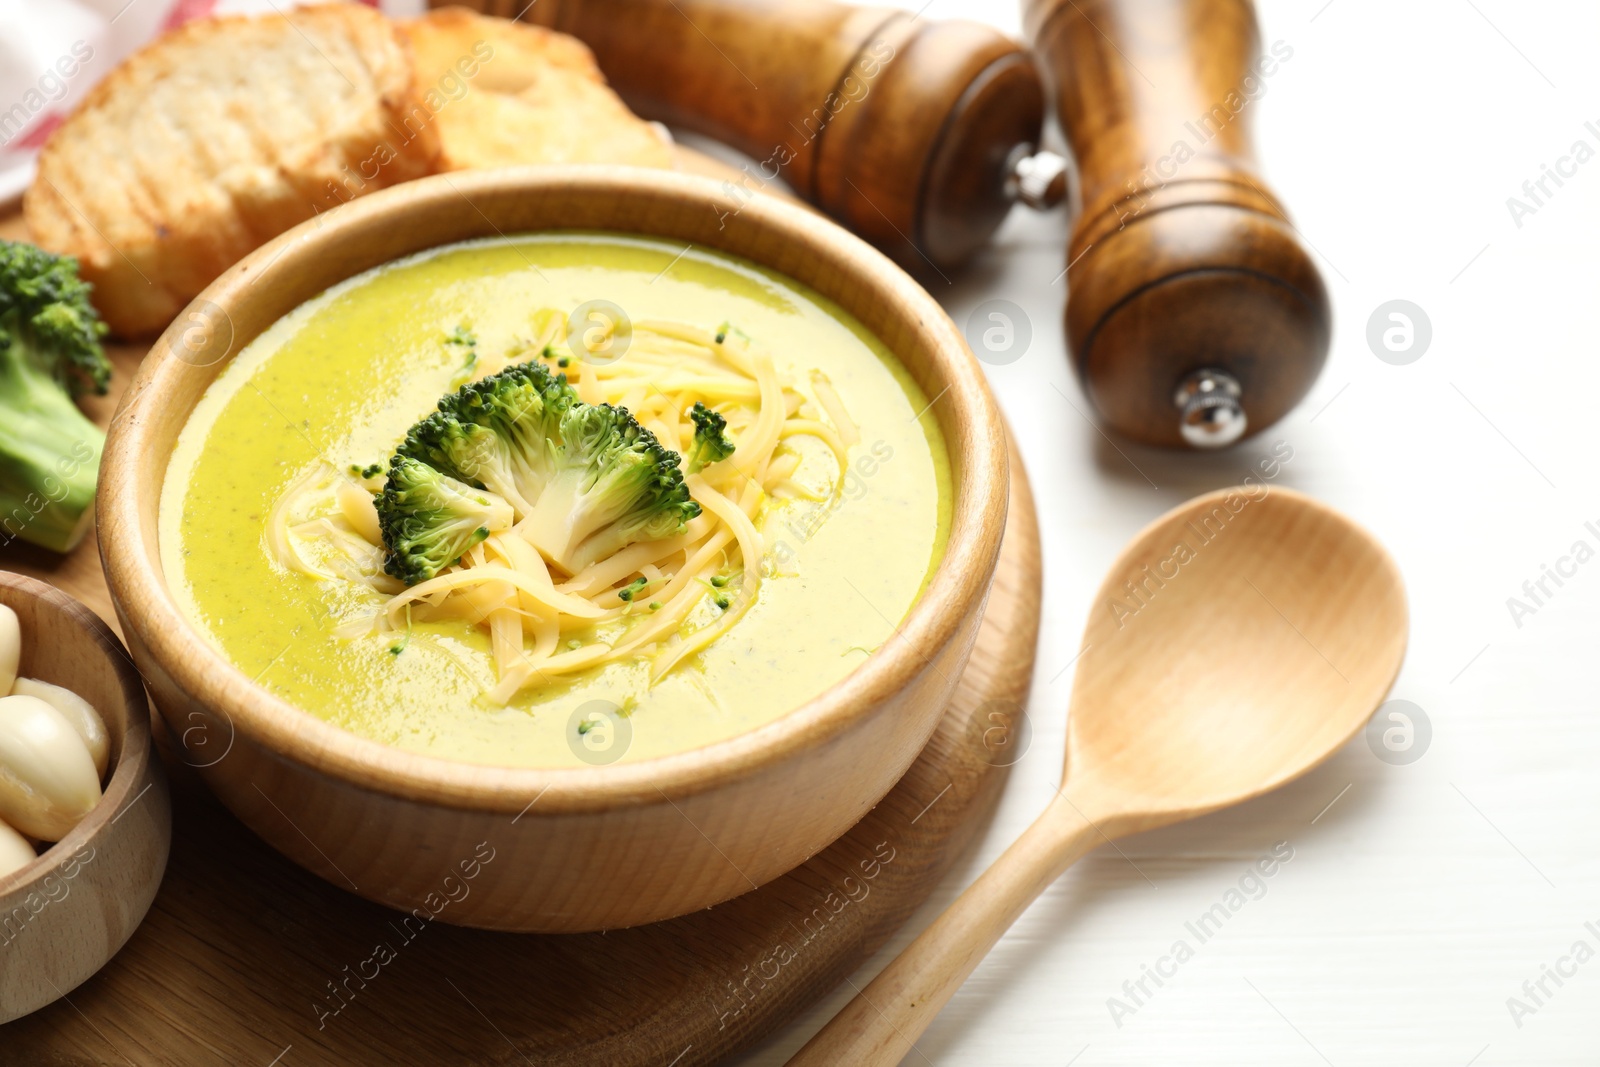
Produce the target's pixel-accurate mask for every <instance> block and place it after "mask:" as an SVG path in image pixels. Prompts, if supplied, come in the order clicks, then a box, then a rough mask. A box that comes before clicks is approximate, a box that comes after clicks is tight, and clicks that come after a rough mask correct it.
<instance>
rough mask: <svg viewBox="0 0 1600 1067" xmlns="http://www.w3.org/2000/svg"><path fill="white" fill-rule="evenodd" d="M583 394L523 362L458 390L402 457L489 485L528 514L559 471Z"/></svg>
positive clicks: (417, 431)
mask: <svg viewBox="0 0 1600 1067" xmlns="http://www.w3.org/2000/svg"><path fill="white" fill-rule="evenodd" d="M576 403H578V395H577V394H576V393H575V392H573V391H572V387H571V386H569V385H568V384H567V380H566V378H565V377H553V376H552V375H551V374H550V372H549V370H547V369H546V368H545V367H544V366H543V365H542V364H539V363H518V364H516V365H515V366H512V367H510V368H508V369H506V370H505V371H502V372H501V373H499V374H495V375H492V376H490V377H488V378H485V379H483V380H482V381H478V382H473V383H472V384H471V385H468V386H465V387H463V388H462V389H460V390H458V391H456V392H454V393H451V394H450V395H449V396H446V397H445V398H444V399H443V400H441V401H439V410H438V411H436V412H434V413H433V414H432V415H430V416H428V417H427V418H426V419H424V420H422V421H421V422H419V423H417V425H415V426H413V427H412V428H411V432H410V433H408V434H407V435H406V440H405V443H404V444H402V445H401V446H400V454H401V455H402V456H409V457H411V458H412V459H419V460H421V461H423V462H424V463H428V464H430V465H432V466H434V467H436V468H438V469H439V470H441V471H444V472H445V473H446V474H449V475H450V476H451V477H453V478H456V479H459V480H460V481H463V482H467V483H468V484H471V485H475V486H479V487H481V488H484V489H488V490H489V491H490V492H493V493H496V494H498V495H500V496H502V497H504V498H505V499H506V500H508V501H510V502H511V506H512V507H514V508H515V509H516V511H517V514H518V515H524V514H526V513H527V512H528V511H529V510H530V509H531V508H532V507H533V501H534V500H535V499H537V498H538V495H539V491H540V489H541V487H542V486H543V485H544V484H545V482H546V481H548V480H549V478H550V474H551V472H552V471H553V469H554V463H555V458H554V446H553V444H552V442H553V441H554V440H557V439H558V435H559V432H560V425H561V416H562V415H563V414H564V413H565V412H566V411H567V410H568V409H569V408H571V407H572V406H573V405H574V404H576Z"/></svg>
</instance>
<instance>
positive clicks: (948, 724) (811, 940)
mask: <svg viewBox="0 0 1600 1067" xmlns="http://www.w3.org/2000/svg"><path fill="white" fill-rule="evenodd" d="M0 236H7V237H22V236H24V232H23V230H22V227H21V224H20V221H19V220H17V219H14V218H13V219H7V220H3V221H0ZM109 352H110V354H111V356H112V360H113V362H114V363H115V365H116V368H117V375H116V382H115V385H114V387H113V392H114V393H115V392H117V391H120V388H121V387H122V386H123V385H124V384H125V383H126V382H127V381H128V379H129V377H130V375H131V373H132V371H133V370H134V368H135V367H136V366H137V364H138V361H139V359H141V358H142V356H143V354H144V350H143V349H142V348H136V347H132V346H115V347H111V348H110V349H109ZM115 399H116V397H115V395H113V396H112V397H109V398H106V399H105V400H101V401H94V402H92V403H91V405H90V408H91V411H92V413H93V414H94V415H96V416H97V417H99V418H100V421H101V422H102V423H105V422H108V421H109V419H110V416H111V413H112V411H113V409H114V405H115ZM1011 470H1012V477H1011V513H1010V516H1009V523H1008V527H1007V531H1006V536H1005V543H1004V546H1003V549H1002V555H1001V560H1000V565H999V569H998V572H997V574H996V578H995V585H994V590H993V592H992V594H991V596H990V598H989V602H988V606H987V609H986V615H985V619H984V624H983V627H982V629H981V631H980V633H979V635H978V639H977V645H976V647H975V649H974V651H973V654H972V659H971V662H970V663H969V665H968V667H967V670H966V673H965V674H964V675H963V676H962V679H961V681H960V684H959V685H958V687H957V690H956V696H955V698H954V700H953V701H952V704H951V707H950V709H949V711H948V713H947V714H946V716H945V718H944V720H943V721H942V723H941V724H940V726H939V728H938V730H937V731H936V732H935V734H934V736H933V738H932V740H931V741H929V743H928V746H927V748H926V749H925V750H924V751H923V753H922V756H921V758H920V759H919V760H918V761H917V762H916V763H915V764H914V765H913V766H912V768H911V770H910V771H909V772H907V774H906V776H905V778H904V779H903V780H902V781H901V782H900V783H899V785H898V786H896V788H895V789H894V790H893V791H892V792H891V793H890V794H889V796H887V797H886V798H885V799H884V800H883V801H882V802H881V803H880V804H879V805H878V806H877V807H876V808H875V809H873V811H872V812H870V813H869V814H868V815H867V817H866V818H865V819H863V820H862V821H861V823H859V824H858V825H857V826H856V827H855V828H854V829H853V830H851V831H850V833H848V834H847V835H845V837H843V838H842V839H840V840H839V841H837V842H835V843H834V844H833V845H832V846H831V847H830V848H828V849H827V850H825V851H824V852H822V853H820V854H819V855H817V856H815V857H813V858H812V859H811V860H810V861H809V862H807V863H806V864H804V865H803V866H801V867H800V868H798V869H796V870H794V871H792V872H790V873H789V874H788V875H786V876H785V877H783V878H780V879H778V880H776V881H774V882H772V883H769V884H768V885H766V886H763V887H762V888H761V889H759V890H756V891H753V892H751V893H749V894H747V895H745V896H743V897H739V898H737V899H735V900H732V901H729V902H728V903H726V904H722V905H720V906H718V907H716V908H712V909H709V910H707V911H703V912H698V913H695V914H693V915H689V916H685V917H682V918H679V919H675V920H672V921H670V922H664V923H658V924H655V925H652V926H646V927H640V928H636V929H632V930H621V931H612V932H610V933H607V934H585V935H568V936H532V935H511V934H493V933H486V932H482V931H475V930H464V929H457V928H453V927H448V926H445V925H443V924H442V923H433V924H431V925H429V926H428V927H426V928H425V929H422V930H421V931H420V932H417V931H410V932H409V936H408V933H407V932H405V931H402V929H401V927H400V924H399V919H400V916H399V915H398V914H397V913H394V912H391V911H388V910H387V909H384V908H382V907H380V906H378V905H374V904H371V903H368V902H366V901H363V900H361V899H359V898H357V897H354V896H351V895H349V894H347V893H344V892H342V891H341V890H339V889H336V888H334V887H333V886H331V885H329V884H327V883H325V882H323V881H321V880H320V879H318V878H316V877H314V876H312V875H310V874H307V873H305V872H304V871H302V870H301V869H300V868H298V867H296V866H294V865H292V864H290V863H289V862H288V861H286V860H285V859H283V858H282V857H281V856H279V855H278V854H277V853H276V852H274V851H272V850H271V849H270V848H269V847H268V846H267V845H265V844H263V843H262V842H261V841H260V840H258V839H257V838H255V837H254V836H253V835H251V834H250V833H249V832H248V831H246V830H245V829H244V828H243V827H242V826H241V825H240V824H239V823H238V822H237V821H236V820H235V819H234V818H233V817H232V816H231V815H230V814H229V813H228V812H227V811H226V810H225V809H224V808H223V807H222V806H221V805H220V804H219V803H217V802H216V801H215V800H214V799H213V798H212V797H211V795H210V794H209V793H208V792H207V791H206V789H205V787H204V786H203V785H202V784H201V783H200V782H199V779H198V778H197V777H196V776H195V775H194V774H193V772H192V771H190V770H189V769H188V768H186V767H184V766H183V765H182V764H181V762H180V761H178V760H177V759H176V758H175V757H174V756H173V749H172V746H171V745H170V744H168V743H166V739H165V738H164V737H161V736H158V737H157V742H158V745H159V746H160V747H161V748H162V750H163V755H164V757H165V760H166V763H167V766H168V769H169V772H170V774H171V777H172V779H173V807H174V812H175V814H174V823H175V826H174V840H173V847H172V858H171V861H170V865H169V867H168V870H167V874H166V879H165V882H164V883H163V885H162V888H161V892H160V894H159V896H158V897H157V898H156V901H155V904H154V906H153V907H152V909H151V911H150V914H149V916H148V918H147V919H146V920H145V923H144V925H143V926H142V927H141V928H140V930H139V932H138V933H137V934H135V935H134V937H133V939H132V940H131V941H130V942H129V943H128V945H127V946H126V947H125V948H124V949H123V951H122V953H121V954H120V955H119V956H118V957H117V958H115V959H114V960H113V961H112V962H111V963H110V964H109V965H108V966H107V967H106V968H105V969H104V970H103V971H101V972H100V974H99V975H97V976H96V977H95V978H93V979H91V980H90V981H89V982H87V983H86V984H85V985H83V986H82V987H80V988H79V989H77V990H75V991H73V992H72V993H70V994H69V998H68V999H66V1000H63V1001H61V1002H58V1003H56V1004H55V1005H52V1006H51V1007H49V1008H46V1009H44V1010H43V1011H40V1012H38V1013H36V1014H35V1015H32V1016H30V1017H28V1018H25V1019H22V1020H19V1021H17V1022H16V1023H13V1024H11V1025H10V1026H7V1027H5V1028H3V1030H0V1067H10V1065H19V1067H20V1065H27V1067H35V1065H40V1064H51V1065H79V1064H85V1065H87V1064H96V1065H99V1064H133V1065H136V1067H145V1065H146V1064H152V1065H153V1064H185V1065H187V1064H200V1063H226V1064H260V1065H267V1064H282V1065H283V1067H296V1065H300V1064H327V1065H334V1064H338V1065H348V1064H379V1063H382V1064H399V1065H413V1064H414V1065H418V1067H421V1065H428V1067H445V1065H454V1064H463V1065H465V1064H538V1065H541V1067H544V1065H576V1064H607V1065H613V1067H628V1065H636V1064H637V1065H641V1067H643V1065H655V1067H666V1065H672V1067H690V1065H692V1064H708V1063H715V1062H719V1061H722V1060H725V1059H726V1058H728V1057H729V1056H731V1055H732V1054H734V1053H736V1052H737V1051H739V1050H740V1049H743V1048H747V1047H748V1046H750V1045H751V1044H753V1043H754V1042H756V1041H758V1040H759V1039H761V1038H762V1037H764V1036H766V1035H767V1034H769V1033H771V1032H772V1031H773V1030H774V1029H776V1028H777V1027H779V1026H781V1025H782V1024H783V1023H785V1022H787V1021H788V1020H789V1019H791V1018H793V1017H794V1016H795V1015H796V1014H797V1013H798V1012H799V1011H800V1010H801V1009H803V1008H804V1007H806V1006H807V1005H808V1004H810V1003H812V1002H814V1001H815V1000H817V999H818V998H819V997H821V996H823V995H824V994H825V993H827V992H828V991H829V990H830V989H832V988H833V987H834V986H836V985H837V984H838V983H839V982H841V981H842V980H844V979H845V978H846V977H847V976H848V975H849V974H850V973H851V972H852V971H854V970H855V969H856V968H857V967H858V966H859V965H860V964H861V963H862V962H863V961H865V960H866V959H867V958H868V957H869V956H870V955H871V954H872V953H873V952H874V951H875V950H876V949H877V948H878V947H879V946H881V945H882V944H883V943H884V942H885V941H886V940H887V939H888V937H889V936H890V934H892V933H893V932H894V930H895V929H896V928H897V927H899V926H900V925H901V924H902V923H903V922H905V920H906V919H907V917H908V916H910V915H911V913H912V912H913V911H914V910H915V909H916V908H917V906H918V905H919V904H921V903H922V901H923V900H924V899H926V897H927V896H928V894H929V893H930V892H931V891H932V890H933V888H934V887H935V886H936V885H937V884H938V882H939V881H940V879H941V878H942V877H943V876H944V875H945V873H946V872H947V871H948V870H949V868H950V866H951V864H952V863H953V862H954V860H955V859H956V858H957V856H959V855H960V853H961V852H962V850H963V849H964V848H965V847H966V846H967V844H968V843H969V842H970V841H971V839H972V837H973V834H974V833H975V831H976V830H977V829H978V827H979V826H980V825H982V823H983V822H984V821H985V820H986V819H987V817H988V815H989V814H990V812H991V811H992V808H993V805H994V801H995V799H996V798H997V796H998V794H999V790H1000V787H1001V785H1002V783H1003V782H1004V780H1005V776H1006V768H1007V766H1008V765H1009V763H1010V762H1011V758H1010V757H1009V756H1008V754H1007V753H1008V749H1007V747H1006V742H1007V741H1008V740H1009V739H1011V738H1012V737H1016V736H1021V735H1020V734H1019V733H1018V731H1019V730H1020V729H1021V726H1022V723H1021V717H1022V714H1023V709H1024V708H1025V707H1026V703H1027V694H1028V687H1029V683H1030V680H1031V677H1032V669H1033V661H1034V651H1035V644H1036V641H1037V637H1038V627H1039V598H1040V559H1039V536H1038V527H1037V519H1036V517H1035V512H1034V505H1033V499H1032V494H1031V491H1030V489H1029V486H1028V482H1027V477H1026V474H1025V473H1024V471H1023V467H1022V463H1021V459H1020V457H1018V456H1017V454H1016V451H1015V448H1013V450H1012V468H1011ZM0 569H8V570H16V571H21V572H23V573H27V574H31V575H34V576H36V577H40V578H43V579H45V580H47V581H50V582H52V583H54V584H55V585H57V586H59V587H61V588H62V589H65V590H67V591H68V592H70V593H72V594H73V595H75V596H77V597H78V598H79V599H81V600H82V601H84V602H85V603H86V604H88V605H89V606H90V607H91V608H93V609H94V610H95V611H97V612H98V613H100V614H101V615H102V616H103V617H104V618H106V619H107V620H108V621H110V623H111V625H112V626H113V627H116V626H117V622H116V619H115V617H114V615H113V612H112V609H111V603H110V597H109V594H108V593H107V591H106V587H105V583H104V579H103V576H102V574H101V570H100V561H99V555H98V549H97V546H96V544H95V542H94V540H93V537H92V536H91V538H90V539H89V540H88V541H86V542H85V544H84V545H83V546H82V547H81V548H79V549H78V550H77V551H76V552H74V553H73V554H72V555H70V556H68V557H66V558H60V557H56V556H54V555H52V554H49V553H46V552H42V551H38V550H35V549H32V548H31V547H28V546H13V547H11V548H9V549H0ZM158 732H159V725H158ZM0 966H4V959H3V957H0Z"/></svg>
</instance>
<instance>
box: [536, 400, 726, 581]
mask: <svg viewBox="0 0 1600 1067" xmlns="http://www.w3.org/2000/svg"><path fill="white" fill-rule="evenodd" d="M551 444H552V447H551V450H550V451H551V455H552V457H553V458H554V460H555V462H554V466H553V468H552V470H551V473H550V477H549V479H548V480H547V481H546V483H545V485H544V486H543V488H542V489H541V491H540V492H539V495H538V497H537V498H536V499H535V500H534V501H533V508H532V509H531V510H530V511H529V512H528V513H527V515H525V516H523V517H522V518H521V519H520V520H519V523H520V529H521V530H522V531H523V532H524V533H525V534H526V535H527V537H528V540H529V541H531V542H532V543H533V544H534V545H535V546H537V547H538V548H539V550H540V551H541V552H542V553H544V555H545V556H546V557H547V558H548V559H550V560H551V561H552V562H554V563H555V564H556V565H557V566H559V567H561V568H562V569H563V570H565V571H566V572H567V573H568V574H576V573H578V572H579V571H581V570H582V569H583V568H584V567H587V566H588V565H589V564H591V563H593V562H595V561H596V560H599V559H604V558H605V557H607V556H609V555H611V554H612V553H613V552H616V551H618V550H619V549H621V548H624V547H626V546H627V545H630V544H632V543H633V542H635V541H657V540H660V539H661V538H664V537H671V536H672V535H674V534H676V533H679V532H681V531H682V530H683V526H684V524H685V523H686V522H688V521H689V520H690V519H692V518H694V517H695V516H696V515H699V514H700V505H699V504H696V503H695V502H694V501H693V500H691V499H689V489H688V487H687V486H685V485H684V484H683V471H682V470H680V469H679V466H678V464H679V457H678V454H677V453H676V452H673V451H671V450H670V449H666V448H663V447H662V446H661V443H660V442H659V441H657V440H656V436H655V434H653V433H651V432H650V431H649V430H647V429H645V428H644V427H643V426H640V425H639V423H638V420H636V419H635V418H634V417H633V416H632V415H630V414H629V413H628V409H627V408H623V407H612V406H611V405H610V404H583V403H579V404H574V405H573V406H572V407H571V408H569V409H568V410H567V412H566V413H565V414H564V415H562V417H561V425H560V430H559V437H558V439H557V440H556V441H554V442H551Z"/></svg>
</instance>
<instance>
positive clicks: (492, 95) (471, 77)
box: [403, 7, 673, 170]
mask: <svg viewBox="0 0 1600 1067" xmlns="http://www.w3.org/2000/svg"><path fill="white" fill-rule="evenodd" d="M403 26H404V29H405V32H406V35H407V36H408V37H409V38H410V40H411V49H412V53H413V55H414V56H415V59H416V66H417V79H418V81H419V82H420V84H421V86H422V90H423V93H424V97H425V99H426V100H427V101H428V105H429V108H430V110H432V111H434V113H435V114H434V121H435V123H436V124H437V126H438V128H439V138H440V141H441V143H442V149H443V151H442V155H441V157H440V166H441V168H442V169H445V170H466V169H469V168H476V167H500V166H511V165H515V164H520V163H626V164H632V165H634V166H645V167H671V166H673V152H672V145H671V143H670V142H669V141H668V140H667V138H666V137H664V136H663V135H662V134H661V132H660V131H659V130H658V129H657V128H656V127H654V126H652V125H651V124H650V123H648V122H645V121H643V120H642V119H640V118H638V117H637V116H636V115H634V114H633V112H631V111H629V110H628V108H627V105H625V104H624V103H623V102H622V101H621V100H620V99H619V98H618V97H617V94H616V93H614V92H612V91H611V88H610V87H609V86H607V85H606V81H605V78H604V76H603V75H601V73H600V68H599V67H598V66H597V65H596V64H595V61H594V55H593V53H591V52H590V51H589V49H588V48H587V47H586V46H585V45H584V44H583V43H582V42H581V41H579V40H577V39H576V38H574V37H569V36H567V35H566V34H561V33H555V32H552V31H550V30H547V29H544V28H543V27H541V26H530V25H527V24H526V23H521V22H512V21H510V20H509V19H501V18H492V17H489V16H485V15H479V14H477V13H476V12H473V11H469V10H467V9H466V8H461V7H447V8H440V9H438V10H436V11H432V12H430V13H428V14H427V15H424V16H422V17H421V18H417V19H412V20H409V21H407V22H405V23H404V24H403Z"/></svg>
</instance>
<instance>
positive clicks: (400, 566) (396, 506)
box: [377, 456, 512, 585]
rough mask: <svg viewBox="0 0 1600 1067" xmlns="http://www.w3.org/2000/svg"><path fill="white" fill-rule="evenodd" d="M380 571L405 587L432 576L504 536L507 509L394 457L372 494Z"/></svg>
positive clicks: (497, 501) (427, 468) (445, 477)
mask: <svg viewBox="0 0 1600 1067" xmlns="http://www.w3.org/2000/svg"><path fill="white" fill-rule="evenodd" d="M377 507H378V528H379V529H380V530H382V531H383V543H384V546H385V547H386V548H387V549H388V552H387V554H386V555H385V557H384V561H383V569H384V570H385V571H387V572H388V573H389V574H391V575H393V576H394V577H396V578H399V579H400V580H401V581H402V582H405V583H406V584H407V585H416V584H417V583H418V582H424V581H427V580H428V579H429V578H432V577H434V576H436V575H437V574H438V573H439V572H440V571H442V570H444V569H445V568H446V567H448V566H450V565H451V564H453V563H455V562H456V561H457V560H459V559H460V558H461V557H462V555H463V554H465V553H466V552H467V550H469V549H470V548H472V546H473V545H475V544H477V543H478V542H480V541H482V540H484V539H486V538H487V537H488V536H489V535H490V534H494V533H500V532H501V531H503V530H509V529H510V528H511V522H512V511H511V505H510V504H508V503H506V502H505V501H504V500H503V499H501V498H500V497H498V496H495V495H493V494H492V493H489V492H488V491H486V490H483V489H478V488H475V487H474V486H470V485H467V484H465V483H464V482H461V481H458V480H456V479H455V478H452V477H450V476H449V475H448V474H441V473H439V472H438V471H436V470H434V469H433V468H432V467H430V466H428V464H426V463H423V462H421V461H419V460H415V459H411V458H410V457H408V456H396V457H395V458H394V462H393V463H391V464H390V466H389V480H388V481H387V482H386V483H385V484H384V487H383V492H381V493H379V494H378V499H377Z"/></svg>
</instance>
